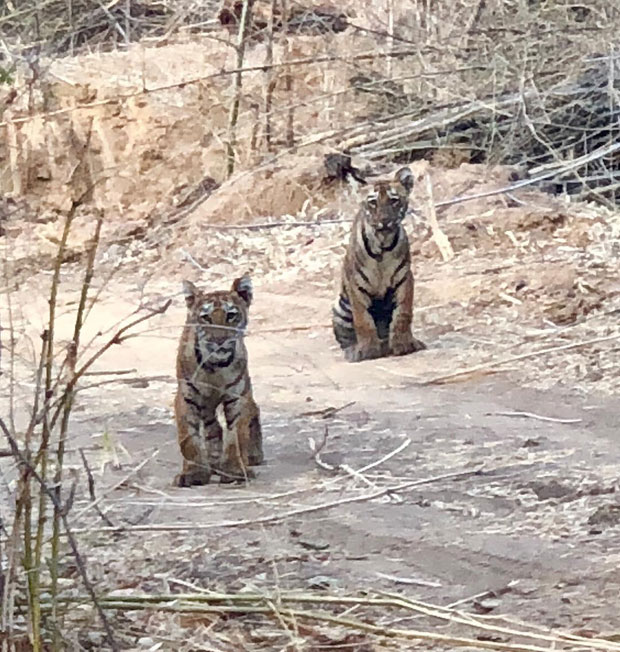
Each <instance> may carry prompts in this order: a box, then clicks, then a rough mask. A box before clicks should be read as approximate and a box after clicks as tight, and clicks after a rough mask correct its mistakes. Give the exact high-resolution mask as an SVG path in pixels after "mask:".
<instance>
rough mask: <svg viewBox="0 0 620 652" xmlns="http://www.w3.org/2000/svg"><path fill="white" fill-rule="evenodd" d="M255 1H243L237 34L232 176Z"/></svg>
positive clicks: (231, 127) (231, 118) (230, 123)
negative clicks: (246, 46) (249, 33)
mask: <svg viewBox="0 0 620 652" xmlns="http://www.w3.org/2000/svg"><path fill="white" fill-rule="evenodd" d="M253 3H254V0H243V7H242V9H241V18H240V20H239V32H238V34H237V72H236V73H235V76H234V81H233V89H234V95H233V103H232V106H231V107H230V116H229V119H228V142H227V143H226V157H227V164H226V174H227V176H229V177H230V176H231V175H232V173H233V172H234V171H235V146H236V144H237V120H238V119H239V105H240V103H241V85H242V83H243V71H242V68H243V59H244V57H245V44H246V38H245V37H246V31H247V29H248V26H249V24H250V21H251V20H252V5H253Z"/></svg>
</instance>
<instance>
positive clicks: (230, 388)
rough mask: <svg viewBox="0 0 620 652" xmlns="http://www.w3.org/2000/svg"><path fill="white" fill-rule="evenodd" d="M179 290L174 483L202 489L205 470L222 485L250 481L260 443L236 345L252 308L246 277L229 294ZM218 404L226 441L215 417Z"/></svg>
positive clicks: (241, 350) (242, 350)
mask: <svg viewBox="0 0 620 652" xmlns="http://www.w3.org/2000/svg"><path fill="white" fill-rule="evenodd" d="M183 291H184V294H185V301H186V303H187V320H186V322H185V326H184V328H183V334H182V335H181V341H180V343H179V352H178V355H177V380H178V390H177V395H176V400H175V416H176V423H177V432H178V438H179V447H180V448H181V454H182V455H183V470H182V471H181V473H180V474H179V475H177V477H176V478H175V481H174V483H175V484H176V485H177V486H178V487H190V486H192V485H202V484H207V483H208V482H209V479H210V477H211V472H212V470H215V471H217V472H218V473H219V475H220V481H221V482H232V481H235V480H239V479H244V478H246V479H247V478H251V477H254V473H253V472H252V471H251V470H250V469H249V468H248V466H253V465H257V464H260V463H261V462H262V461H263V443H262V433H261V425H260V413H259V409H258V406H257V405H256V403H255V402H254V398H253V396H252V385H251V382H250V375H249V373H248V352H247V349H246V347H245V343H244V340H243V336H244V332H245V328H246V326H247V324H248V309H249V307H250V303H251V302H252V283H251V281H250V277H249V276H247V275H244V276H242V277H241V278H238V279H236V280H235V281H234V283H233V284H232V289H231V290H230V291H218V292H203V291H200V290H199V289H198V288H197V287H196V286H195V285H194V284H193V283H191V282H190V281H184V282H183ZM220 405H221V406H222V407H223V412H224V417H225V420H226V425H227V428H226V433H225V434H223V432H222V427H221V425H220V423H219V422H218V420H217V417H216V413H215V411H216V408H217V407H218V406H220ZM201 425H202V429H203V432H202V433H201V432H200V429H201Z"/></svg>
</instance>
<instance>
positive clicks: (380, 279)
mask: <svg viewBox="0 0 620 652" xmlns="http://www.w3.org/2000/svg"><path fill="white" fill-rule="evenodd" d="M412 188H413V174H412V173H411V170H410V169H409V168H406V167H405V168H401V169H400V170H398V172H396V174H395V175H394V179H393V180H392V181H380V182H378V183H375V184H374V188H373V189H372V190H371V191H370V192H369V194H368V196H367V197H366V199H365V200H364V201H363V202H362V204H361V206H360V210H359V212H358V213H357V216H356V218H355V220H354V221H353V226H352V228H351V236H350V240H349V245H348V247H347V251H346V254H345V258H344V264H343V267H342V282H341V286H340V294H339V296H338V300H337V301H336V304H335V306H334V308H333V310H332V325H333V329H334V335H335V337H336V341H337V342H338V344H340V347H341V348H342V349H343V350H344V355H345V358H346V359H347V360H348V361H349V362H358V361H360V360H371V359H373V358H379V357H382V356H388V355H405V354H407V353H412V352H414V351H419V350H421V349H424V348H426V346H425V345H424V343H422V342H420V341H419V340H417V339H416V338H414V337H413V335H412V334H411V319H412V310H413V274H412V272H411V253H410V251H409V241H408V239H407V234H406V232H405V230H404V228H403V226H402V221H403V219H404V217H405V214H406V212H407V206H408V204H409V194H410V193H411V189H412Z"/></svg>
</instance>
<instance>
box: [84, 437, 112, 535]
mask: <svg viewBox="0 0 620 652" xmlns="http://www.w3.org/2000/svg"><path fill="white" fill-rule="evenodd" d="M79 451H80V457H81V458H82V464H83V465H84V470H85V471H86V478H87V480H88V495H89V496H90V500H91V503H90V505H89V507H93V508H94V509H95V511H96V512H97V514H99V516H100V517H101V520H102V521H104V523H105V524H106V525H109V526H110V527H114V523H112V521H111V520H110V519H109V518H108V517H107V516H106V515H105V514H104V513H103V512H102V511H101V508H100V507H99V504H98V501H97V496H96V495H95V478H94V477H93V472H92V471H91V470H90V466H89V465H88V460H87V459H86V454H85V453H84V449H83V448H80V449H79Z"/></svg>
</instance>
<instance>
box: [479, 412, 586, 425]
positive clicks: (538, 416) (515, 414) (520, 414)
mask: <svg viewBox="0 0 620 652" xmlns="http://www.w3.org/2000/svg"><path fill="white" fill-rule="evenodd" d="M485 416H497V417H524V418H527V419H538V421H548V422H549V423H581V422H582V421H583V419H556V418H555V417H544V416H542V415H541V414H534V413H533V412H486V413H485Z"/></svg>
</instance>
